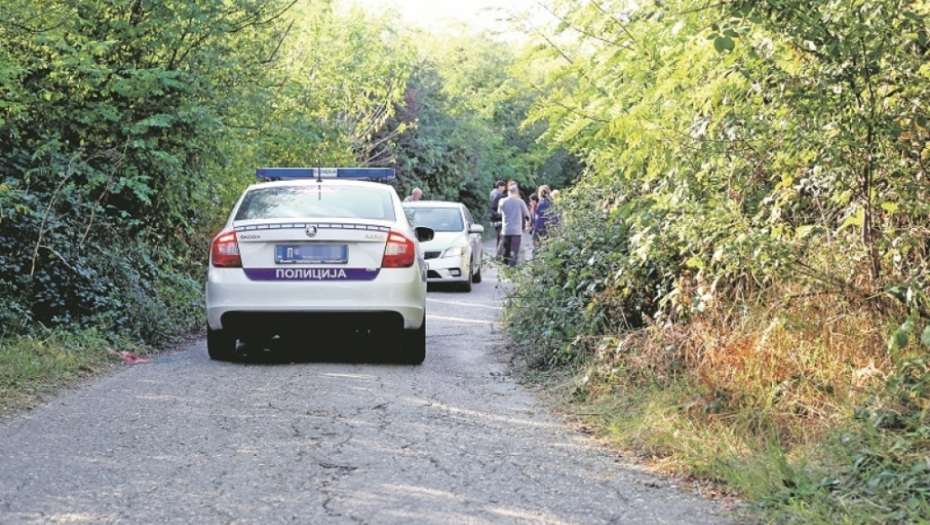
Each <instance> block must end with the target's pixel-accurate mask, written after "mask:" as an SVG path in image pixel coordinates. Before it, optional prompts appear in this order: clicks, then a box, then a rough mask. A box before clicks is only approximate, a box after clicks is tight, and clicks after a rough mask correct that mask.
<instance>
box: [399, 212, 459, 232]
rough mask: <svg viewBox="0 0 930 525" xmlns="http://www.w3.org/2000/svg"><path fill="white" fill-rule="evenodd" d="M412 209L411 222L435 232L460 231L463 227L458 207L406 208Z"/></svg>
mask: <svg viewBox="0 0 930 525" xmlns="http://www.w3.org/2000/svg"><path fill="white" fill-rule="evenodd" d="M408 210H411V211H413V224H414V225H415V226H426V227H427V228H432V229H433V231H437V232H460V231H462V230H464V229H465V225H464V223H463V222H462V212H461V211H459V210H458V208H423V207H420V206H417V207H415V208H414V207H411V208H408Z"/></svg>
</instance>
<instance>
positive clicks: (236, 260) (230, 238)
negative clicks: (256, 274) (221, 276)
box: [210, 231, 242, 268]
mask: <svg viewBox="0 0 930 525" xmlns="http://www.w3.org/2000/svg"><path fill="white" fill-rule="evenodd" d="M211 255H212V257H210V258H211V259H212V260H213V266H216V267H218V268H242V258H241V257H239V242H238V240H237V239H236V232H234V231H224V232H220V234H219V235H217V236H216V239H213V248H212V250H211Z"/></svg>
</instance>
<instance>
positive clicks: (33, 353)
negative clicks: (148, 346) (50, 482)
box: [0, 329, 144, 415]
mask: <svg viewBox="0 0 930 525" xmlns="http://www.w3.org/2000/svg"><path fill="white" fill-rule="evenodd" d="M111 349H116V350H120V351H122V350H132V351H134V352H137V353H142V352H144V349H142V348H140V347H139V346H137V345H134V344H132V343H130V342H129V341H117V342H116V343H114V342H113V341H112V340H110V339H108V338H105V337H103V336H102V334H101V333H100V332H98V331H97V330H89V329H85V330H72V331H64V330H62V329H54V330H51V329H50V330H44V331H42V332H40V333H38V334H36V335H21V336H9V337H6V338H3V339H0V415H9V414H11V413H13V412H14V411H17V410H23V409H28V408H32V407H34V406H36V405H37V404H39V403H41V402H42V401H45V400H47V399H48V398H49V397H50V396H52V395H53V394H55V393H56V392H58V391H60V390H61V389H62V388H66V387H68V386H72V385H74V384H76V383H78V382H80V381H82V380H84V379H86V378H88V377H90V376H93V375H98V374H101V373H105V372H107V371H109V370H111V369H112V368H113V367H114V366H115V363H116V362H117V361H115V360H114V359H113V358H112V357H111V356H110V355H109V350H111Z"/></svg>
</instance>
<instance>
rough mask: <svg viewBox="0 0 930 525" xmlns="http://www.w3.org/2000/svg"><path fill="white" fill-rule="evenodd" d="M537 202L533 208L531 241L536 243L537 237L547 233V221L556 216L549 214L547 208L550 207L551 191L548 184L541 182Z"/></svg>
mask: <svg viewBox="0 0 930 525" xmlns="http://www.w3.org/2000/svg"><path fill="white" fill-rule="evenodd" d="M538 195H539V204H538V205H536V209H534V210H533V243H534V244H535V243H538V242H539V239H540V238H542V237H545V236H546V234H547V233H548V229H549V223H550V222H551V221H552V220H553V219H555V222H557V221H558V219H557V218H554V217H550V216H549V208H551V207H552V192H551V191H549V186H546V185H545V184H543V185H542V186H540V187H539V193H538Z"/></svg>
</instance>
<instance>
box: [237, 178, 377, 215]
mask: <svg viewBox="0 0 930 525" xmlns="http://www.w3.org/2000/svg"><path fill="white" fill-rule="evenodd" d="M303 218H334V219H349V218H352V219H378V220H389V221H393V220H395V217H394V203H393V200H392V199H391V192H390V188H388V187H384V188H379V187H370V186H369V187H362V186H335V185H327V184H325V183H324V184H319V185H310V186H274V187H270V188H256V189H253V190H251V191H249V192H248V193H247V194H246V196H245V198H244V199H243V201H242V205H241V206H240V207H239V211H238V212H237V213H236V219H235V220H237V221H245V220H254V219H303Z"/></svg>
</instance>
